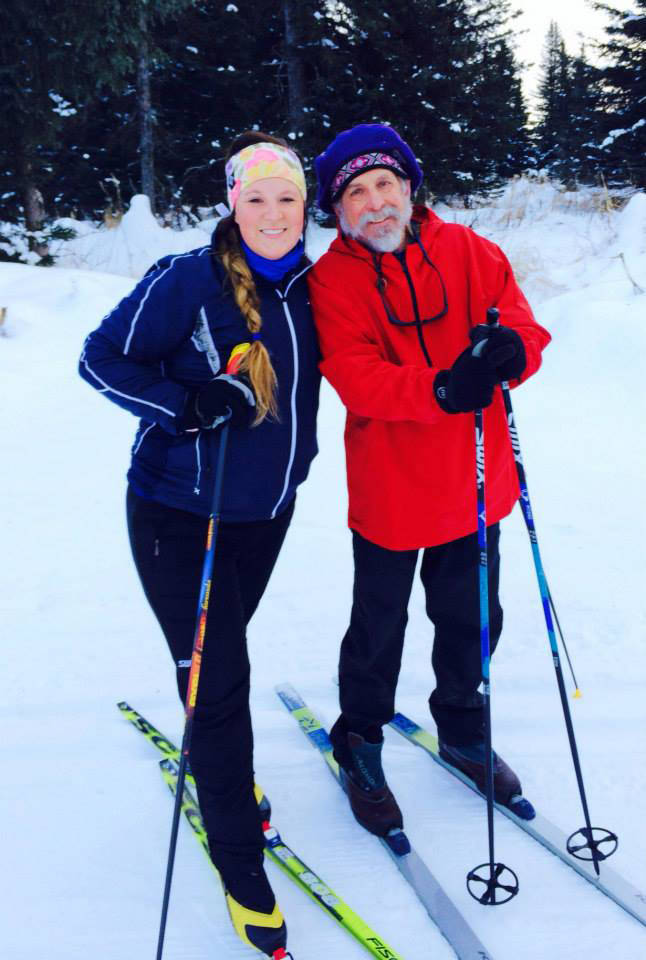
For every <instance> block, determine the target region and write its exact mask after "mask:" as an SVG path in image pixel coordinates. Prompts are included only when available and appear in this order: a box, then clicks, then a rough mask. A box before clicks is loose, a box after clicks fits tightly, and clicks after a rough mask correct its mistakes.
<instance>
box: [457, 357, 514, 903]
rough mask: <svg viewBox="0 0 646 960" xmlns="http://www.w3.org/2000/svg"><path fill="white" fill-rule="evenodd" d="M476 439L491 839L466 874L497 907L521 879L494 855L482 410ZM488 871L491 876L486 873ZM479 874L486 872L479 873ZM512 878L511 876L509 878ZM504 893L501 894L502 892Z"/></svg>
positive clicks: (470, 885)
mask: <svg viewBox="0 0 646 960" xmlns="http://www.w3.org/2000/svg"><path fill="white" fill-rule="evenodd" d="M484 343H485V338H483V340H482V341H481V342H480V343H476V345H475V346H474V348H473V351H472V352H473V355H474V356H479V355H480V353H481V351H482V349H483V347H484ZM475 438H476V490H477V513H478V548H479V551H480V563H479V567H478V578H479V591H480V659H481V664H482V689H483V696H484V716H485V792H486V796H487V832H488V840H489V863H488V864H487V863H481V864H479V865H478V866H477V867H474V868H473V870H470V871H469V873H468V874H467V889H468V891H469V893H470V894H471V896H472V897H473V898H474V899H475V900H478V901H479V902H480V903H482V904H486V905H489V906H497V905H498V904H501V903H507V902H508V901H509V900H511V899H512V897H515V896H516V894H517V893H518V877H517V876H516V874H515V873H514V871H513V870H511V869H510V867H507V866H505V864H504V863H496V860H495V855H494V825H493V795H494V790H493V748H492V737H491V686H490V669H489V668H490V661H491V650H490V643H489V564H488V556H487V510H486V501H485V446H484V417H483V413H482V408H480V409H478V410H476V411H475ZM487 868H488V876H487V875H486V871H487ZM478 871H483V873H479V872H478ZM507 875H509V876H507ZM480 883H484V885H485V890H484V893H482V892H478V891H479V888H478V886H476V884H480ZM500 891H502V893H499V892H500Z"/></svg>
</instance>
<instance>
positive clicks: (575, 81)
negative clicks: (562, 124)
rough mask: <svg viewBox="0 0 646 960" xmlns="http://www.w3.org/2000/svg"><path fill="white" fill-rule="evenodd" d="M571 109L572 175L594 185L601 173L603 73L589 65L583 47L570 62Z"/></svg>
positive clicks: (569, 126)
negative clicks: (599, 145)
mask: <svg viewBox="0 0 646 960" xmlns="http://www.w3.org/2000/svg"><path fill="white" fill-rule="evenodd" d="M568 108H569V124H568V127H567V138H566V144H567V148H568V152H569V156H570V168H571V171H572V175H573V176H574V177H575V178H576V179H577V180H580V181H581V182H582V183H594V182H595V181H597V180H598V176H599V171H600V150H599V147H598V144H599V142H600V137H601V129H602V120H603V113H602V108H601V87H600V71H599V69H598V67H595V66H592V65H591V64H590V63H588V61H587V59H586V54H585V48H584V47H582V48H581V52H580V54H579V56H578V57H574V58H572V59H571V60H570V69H569V95H568Z"/></svg>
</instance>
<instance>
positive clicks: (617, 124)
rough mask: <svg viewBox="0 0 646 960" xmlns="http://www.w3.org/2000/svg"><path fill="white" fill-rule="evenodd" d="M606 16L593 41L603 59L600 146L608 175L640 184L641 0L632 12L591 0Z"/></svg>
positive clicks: (644, 44)
mask: <svg viewBox="0 0 646 960" xmlns="http://www.w3.org/2000/svg"><path fill="white" fill-rule="evenodd" d="M594 7H595V9H597V10H601V11H603V12H604V13H606V14H607V15H608V17H609V19H610V22H609V23H608V24H607V26H606V28H605V32H606V40H605V42H603V43H601V44H600V45H599V48H600V50H601V52H602V53H603V54H604V57H605V59H606V61H607V63H608V66H607V67H606V68H605V69H604V70H603V72H602V80H603V102H604V107H605V134H606V135H605V139H604V140H603V141H602V143H601V151H602V156H603V162H604V165H605V168H606V171H607V173H608V175H609V176H610V178H611V179H614V180H616V181H619V182H624V183H625V182H629V183H633V184H635V185H636V186H640V187H644V186H646V0H635V12H633V13H629V12H627V11H624V10H617V9H615V8H614V7H612V6H609V5H607V4H605V3H594Z"/></svg>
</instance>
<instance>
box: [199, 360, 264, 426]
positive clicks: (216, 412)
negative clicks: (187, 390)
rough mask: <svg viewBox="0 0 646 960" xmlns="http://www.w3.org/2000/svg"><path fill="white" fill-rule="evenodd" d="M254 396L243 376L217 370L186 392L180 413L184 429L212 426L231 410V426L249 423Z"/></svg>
mask: <svg viewBox="0 0 646 960" xmlns="http://www.w3.org/2000/svg"><path fill="white" fill-rule="evenodd" d="M255 410H256V398H255V396H254V392H253V390H252V389H251V386H250V385H249V381H248V380H247V379H246V377H240V376H231V375H230V374H228V373H224V374H221V375H220V376H219V377H215V379H214V380H210V381H209V382H208V383H207V384H205V386H203V387H201V388H200V389H199V390H198V391H196V392H195V393H193V394H192V395H191V396H189V398H188V401H187V409H186V412H185V414H184V429H187V430H190V429H191V428H195V427H202V428H204V429H206V430H213V429H214V428H215V427H218V426H219V425H220V424H221V423H223V422H224V421H225V420H226V419H227V417H228V415H229V413H231V418H230V419H231V426H232V427H238V428H244V427H249V426H251V423H252V421H253V418H254V414H255Z"/></svg>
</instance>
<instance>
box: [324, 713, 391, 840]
mask: <svg viewBox="0 0 646 960" xmlns="http://www.w3.org/2000/svg"><path fill="white" fill-rule="evenodd" d="M379 733H380V731H379ZM330 739H331V741H332V745H333V747H334V757H335V759H336V761H337V763H338V764H339V775H340V780H341V786H342V787H343V789H344V790H345V792H346V794H347V796H348V800H349V801H350V807H351V809H352V812H353V814H354V816H355V819H356V820H357V822H358V823H360V824H361V826H362V827H363V828H364V829H365V830H368V832H369V833H373V834H375V836H377V837H384V838H388V836H389V835H392V834H397V833H400V832H401V831H402V830H403V825H404V823H403V818H402V813H401V810H400V809H399V806H398V804H397V801H396V800H395V797H394V796H393V794H392V791H391V789H390V787H389V786H388V784H387V783H386V778H385V776H384V771H383V768H382V766H381V751H382V748H383V739H382V740H381V741H380V742H370V741H369V740H366V739H364V737H362V736H360V735H359V734H358V733H354V732H352V731H348V730H346V729H345V724H344V723H343V721H342V719H341V720H339V721H337V723H336V724H335V725H334V727H333V728H332V731H331V733H330ZM374 739H375V740H376V739H377V736H375V737H374Z"/></svg>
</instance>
